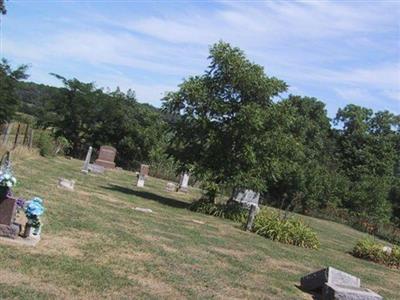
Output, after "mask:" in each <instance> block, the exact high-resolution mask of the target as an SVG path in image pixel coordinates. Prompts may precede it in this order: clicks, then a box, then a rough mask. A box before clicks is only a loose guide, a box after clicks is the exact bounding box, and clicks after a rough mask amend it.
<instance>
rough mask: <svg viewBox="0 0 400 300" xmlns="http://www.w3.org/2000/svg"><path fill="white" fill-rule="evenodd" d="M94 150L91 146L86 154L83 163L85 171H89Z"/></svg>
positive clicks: (83, 170)
mask: <svg viewBox="0 0 400 300" xmlns="http://www.w3.org/2000/svg"><path fill="white" fill-rule="evenodd" d="M92 151H93V148H92V146H90V147H89V150H88V152H87V154H86V159H85V162H84V163H83V168H82V172H83V173H88V172H89V164H90V158H91V157H92Z"/></svg>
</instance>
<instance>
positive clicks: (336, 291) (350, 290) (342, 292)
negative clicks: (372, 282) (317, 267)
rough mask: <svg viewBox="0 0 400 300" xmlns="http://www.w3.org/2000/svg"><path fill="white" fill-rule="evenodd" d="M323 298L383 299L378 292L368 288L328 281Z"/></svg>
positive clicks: (326, 299) (347, 299) (329, 299)
mask: <svg viewBox="0 0 400 300" xmlns="http://www.w3.org/2000/svg"><path fill="white" fill-rule="evenodd" d="M322 299H323V300H382V299H383V298H382V297H381V296H380V295H378V294H377V293H375V292H373V291H371V290H370V289H367V288H360V287H354V286H346V285H340V284H334V283H326V284H325V286H324V289H323V291H322Z"/></svg>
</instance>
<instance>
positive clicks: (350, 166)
mask: <svg viewBox="0 0 400 300" xmlns="http://www.w3.org/2000/svg"><path fill="white" fill-rule="evenodd" d="M335 122H336V123H337V124H341V125H342V127H343V129H341V130H339V134H338V136H337V157H338V162H339V164H340V168H341V170H343V172H344V173H345V174H346V176H347V177H348V178H349V180H350V182H351V185H350V189H349V192H348V194H347V196H346V198H345V199H344V206H345V207H346V208H348V209H350V210H351V211H354V212H357V213H358V214H360V215H363V216H368V217H371V218H373V219H375V220H376V221H384V220H388V219H389V218H390V216H391V209H392V207H391V203H390V201H389V199H390V197H389V196H390V190H391V186H392V185H393V183H394V182H395V176H396V172H395V171H396V167H397V166H398V162H399V149H398V148H397V145H398V133H396V131H395V128H396V127H397V126H398V117H397V116H395V115H393V114H391V113H389V112H387V111H384V112H377V113H375V114H374V112H373V111H372V110H370V109H367V108H364V107H360V106H356V105H347V106H346V107H345V108H343V109H339V111H338V113H337V116H336V119H335Z"/></svg>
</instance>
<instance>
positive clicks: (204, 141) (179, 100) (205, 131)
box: [163, 42, 290, 190]
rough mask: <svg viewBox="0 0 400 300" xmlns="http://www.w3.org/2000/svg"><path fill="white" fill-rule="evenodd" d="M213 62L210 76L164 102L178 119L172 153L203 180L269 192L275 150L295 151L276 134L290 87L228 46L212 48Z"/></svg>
mask: <svg viewBox="0 0 400 300" xmlns="http://www.w3.org/2000/svg"><path fill="white" fill-rule="evenodd" d="M209 59H210V66H209V68H208V70H207V71H206V73H205V74H204V75H201V76H195V77H189V78H188V79H187V80H185V81H184V82H183V83H182V84H181V85H180V86H179V90H178V91H177V92H170V93H168V94H167V96H166V97H165V98H164V104H163V107H164V110H165V111H166V112H168V113H170V114H172V115H174V116H175V122H173V123H172V124H171V127H170V132H171V134H172V138H171V142H170V145H169V148H168V153H169V154H170V155H171V156H172V157H173V158H174V159H175V160H176V161H177V162H178V163H179V164H180V166H181V167H182V168H184V167H186V166H188V165H191V166H193V173H194V174H196V175H197V176H198V177H199V178H201V179H207V181H212V182H214V183H216V184H230V185H231V186H237V185H241V186H245V187H247V188H251V189H254V190H263V189H264V188H265V179H264V177H265V175H266V174H265V173H266V170H267V169H268V174H269V175H270V176H269V177H273V176H275V175H276V174H274V173H273V172H274V171H275V170H276V169H279V167H277V166H276V164H279V161H280V160H278V159H277V158H275V157H274V154H275V153H274V151H273V150H274V148H278V147H281V145H284V147H282V149H284V148H290V147H286V146H288V145H289V143H288V139H290V138H289V137H286V136H282V135H278V134H279V133H280V131H279V130H276V125H277V124H279V122H282V120H284V119H279V118H278V116H279V112H277V113H274V112H273V107H272V99H273V98H274V97H276V96H278V95H279V94H280V93H282V92H285V91H286V88H287V85H286V83H285V82H283V81H281V80H278V79H276V78H274V77H267V76H266V75H265V74H264V69H263V68H262V67H261V66H259V65H257V64H254V63H251V62H250V61H249V60H248V59H247V58H246V57H245V55H244V53H243V52H242V51H241V50H240V49H238V48H234V47H231V46H230V45H229V44H227V43H224V42H219V43H217V44H215V45H214V46H213V47H211V49H210V56H209ZM278 119H279V120H278ZM272 144H273V145H274V146H273V147H271V146H272ZM269 154H271V155H269ZM281 156H282V153H281ZM278 171H279V170H278Z"/></svg>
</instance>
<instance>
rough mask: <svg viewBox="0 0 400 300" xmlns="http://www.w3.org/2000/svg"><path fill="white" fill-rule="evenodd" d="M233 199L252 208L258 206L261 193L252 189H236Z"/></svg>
mask: <svg viewBox="0 0 400 300" xmlns="http://www.w3.org/2000/svg"><path fill="white" fill-rule="evenodd" d="M233 200H234V201H236V202H239V203H240V204H242V205H243V206H244V207H245V208H248V209H250V208H251V206H253V205H254V206H257V207H258V203H259V201H260V193H257V192H254V191H252V190H244V189H236V190H235V192H234V195H233Z"/></svg>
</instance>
